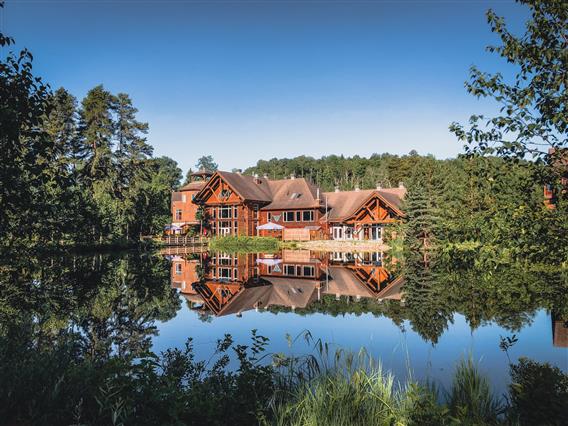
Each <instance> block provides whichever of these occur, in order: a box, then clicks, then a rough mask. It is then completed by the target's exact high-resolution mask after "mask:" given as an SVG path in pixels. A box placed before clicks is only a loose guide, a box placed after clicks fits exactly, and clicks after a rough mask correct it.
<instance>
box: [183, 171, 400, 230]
mask: <svg viewBox="0 0 568 426" xmlns="http://www.w3.org/2000/svg"><path fill="white" fill-rule="evenodd" d="M405 192H406V189H405V188H404V187H403V186H400V187H398V188H385V189H379V188H378V189H373V190H355V191H335V192H326V193H323V192H320V190H319V188H317V187H316V186H314V185H313V184H312V183H311V182H309V181H308V180H306V179H304V178H294V177H292V178H290V179H279V180H269V179H268V178H267V177H262V178H261V177H258V176H256V175H255V176H248V175H243V174H241V173H230V172H222V171H217V172H215V173H214V174H213V176H211V178H210V179H209V180H208V181H207V182H206V183H205V185H204V186H203V188H202V189H201V190H200V191H199V192H198V193H197V194H196V195H195V196H194V203H196V204H200V205H202V206H203V207H204V209H205V212H206V216H207V220H206V222H207V226H206V228H208V232H209V233H211V234H212V235H220V236H226V235H247V236H254V235H259V231H258V230H257V226H259V225H264V224H267V223H275V224H278V225H280V226H282V227H284V229H283V230H281V231H276V232H280V233H281V236H285V235H286V233H292V232H296V233H298V232H304V233H305V234H306V236H307V238H308V239H310V238H332V239H338V240H353V239H365V240H367V239H372V240H381V239H382V236H383V227H384V225H387V224H389V223H393V222H396V221H398V220H400V218H401V217H403V216H404V213H403V212H402V211H401V202H402V198H403V197H404V194H405ZM275 228H279V227H275ZM260 235H264V233H262V232H261V233H260Z"/></svg>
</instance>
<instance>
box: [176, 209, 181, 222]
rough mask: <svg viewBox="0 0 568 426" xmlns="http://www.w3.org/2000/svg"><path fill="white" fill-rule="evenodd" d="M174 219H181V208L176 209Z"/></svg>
mask: <svg viewBox="0 0 568 426" xmlns="http://www.w3.org/2000/svg"><path fill="white" fill-rule="evenodd" d="M176 220H181V209H176Z"/></svg>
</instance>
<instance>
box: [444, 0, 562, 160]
mask: <svg viewBox="0 0 568 426" xmlns="http://www.w3.org/2000/svg"><path fill="white" fill-rule="evenodd" d="M518 2H519V3H521V4H523V5H526V6H527V8H528V11H529V13H530V20H529V21H528V22H527V23H526V31H525V33H524V34H522V35H520V36H517V35H515V34H513V33H511V32H510V31H509V29H508V28H507V26H506V23H505V19H504V18H503V17H500V16H497V15H496V14H495V12H494V11H493V10H489V11H488V12H487V21H488V23H489V25H490V27H491V31H492V32H494V33H496V34H497V36H498V37H499V39H500V42H501V44H500V45H498V46H489V47H488V50H489V51H490V52H493V53H497V54H498V55H499V56H500V57H501V58H503V59H504V60H505V61H506V62H507V63H509V64H513V65H514V66H515V68H516V70H517V72H516V74H515V75H514V76H513V77H512V80H513V82H512V83H509V82H508V81H507V80H508V79H507V78H505V77H503V75H502V74H501V73H496V74H493V75H491V74H488V73H484V72H482V71H480V70H478V69H477V68H476V67H473V68H472V69H471V79H470V81H469V82H467V83H466V88H467V90H468V91H469V92H470V93H471V94H472V95H474V96H477V97H490V98H493V99H495V101H496V102H497V103H499V105H501V109H500V113H501V114H500V115H498V116H496V117H492V118H485V117H483V116H475V115H474V116H472V117H471V119H470V125H471V127H470V128H469V129H468V130H464V129H463V128H462V126H460V125H458V124H456V123H454V124H452V126H451V130H452V131H453V132H454V133H455V134H456V135H457V136H458V137H459V138H460V139H461V140H463V141H466V142H467V143H468V145H467V146H466V148H467V149H468V150H471V152H481V153H497V154H498V155H501V156H505V157H510V158H517V159H518V158H524V157H525V156H526V155H531V156H533V157H542V158H544V159H548V156H547V154H546V148H548V147H554V148H560V147H566V144H567V141H568V139H567V136H568V94H567V91H566V88H567V87H566V84H567V83H566V75H568V53H567V52H568V46H567V41H566V40H567V39H566V37H567V34H568V3H566V1H563V0H518ZM543 148H544V150H543Z"/></svg>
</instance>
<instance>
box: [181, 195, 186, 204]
mask: <svg viewBox="0 0 568 426" xmlns="http://www.w3.org/2000/svg"><path fill="white" fill-rule="evenodd" d="M186 200H187V198H186V196H185V194H183V195H182V196H181V201H182V202H184V203H185V202H186Z"/></svg>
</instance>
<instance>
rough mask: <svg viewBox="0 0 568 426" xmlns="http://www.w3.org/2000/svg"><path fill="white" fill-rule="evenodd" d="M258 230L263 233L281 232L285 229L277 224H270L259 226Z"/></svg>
mask: <svg viewBox="0 0 568 426" xmlns="http://www.w3.org/2000/svg"><path fill="white" fill-rule="evenodd" d="M256 229H259V230H262V231H281V230H283V229H284V227H283V226H282V225H278V224H277V223H272V222H268V223H265V224H264V225H259V226H257V227H256Z"/></svg>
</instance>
